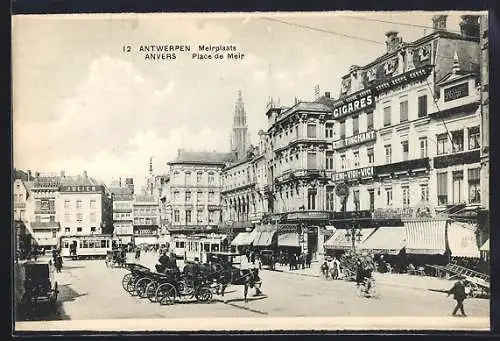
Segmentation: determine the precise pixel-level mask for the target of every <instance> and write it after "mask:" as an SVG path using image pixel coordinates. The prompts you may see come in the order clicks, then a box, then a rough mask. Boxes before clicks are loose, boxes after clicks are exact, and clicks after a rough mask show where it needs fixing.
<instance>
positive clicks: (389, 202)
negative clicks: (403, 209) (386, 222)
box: [385, 187, 392, 206]
mask: <svg viewBox="0 0 500 341" xmlns="http://www.w3.org/2000/svg"><path fill="white" fill-rule="evenodd" d="M385 198H386V204H387V206H392V188H390V187H388V188H386V189H385Z"/></svg>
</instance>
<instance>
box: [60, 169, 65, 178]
mask: <svg viewBox="0 0 500 341" xmlns="http://www.w3.org/2000/svg"><path fill="white" fill-rule="evenodd" d="M65 176H66V173H65V172H64V171H63V170H62V171H61V178H64V177H65Z"/></svg>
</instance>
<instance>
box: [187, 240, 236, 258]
mask: <svg viewBox="0 0 500 341" xmlns="http://www.w3.org/2000/svg"><path fill="white" fill-rule="evenodd" d="M228 248H229V245H228V242H227V236H226V235H222V234H199V235H192V236H188V237H186V241H185V248H184V257H183V258H184V260H186V261H199V262H202V263H203V262H206V261H207V253H210V252H220V251H227V250H228Z"/></svg>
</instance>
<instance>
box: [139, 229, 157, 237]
mask: <svg viewBox="0 0 500 341" xmlns="http://www.w3.org/2000/svg"><path fill="white" fill-rule="evenodd" d="M156 232H157V228H156V227H139V228H138V227H134V235H136V236H152V235H156Z"/></svg>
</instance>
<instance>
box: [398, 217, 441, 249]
mask: <svg viewBox="0 0 500 341" xmlns="http://www.w3.org/2000/svg"><path fill="white" fill-rule="evenodd" d="M404 226H405V233H406V242H407V243H406V253H410V254H425V255H437V254H439V255H442V254H444V253H445V251H446V220H431V219H428V220H412V221H405V222H404Z"/></svg>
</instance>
